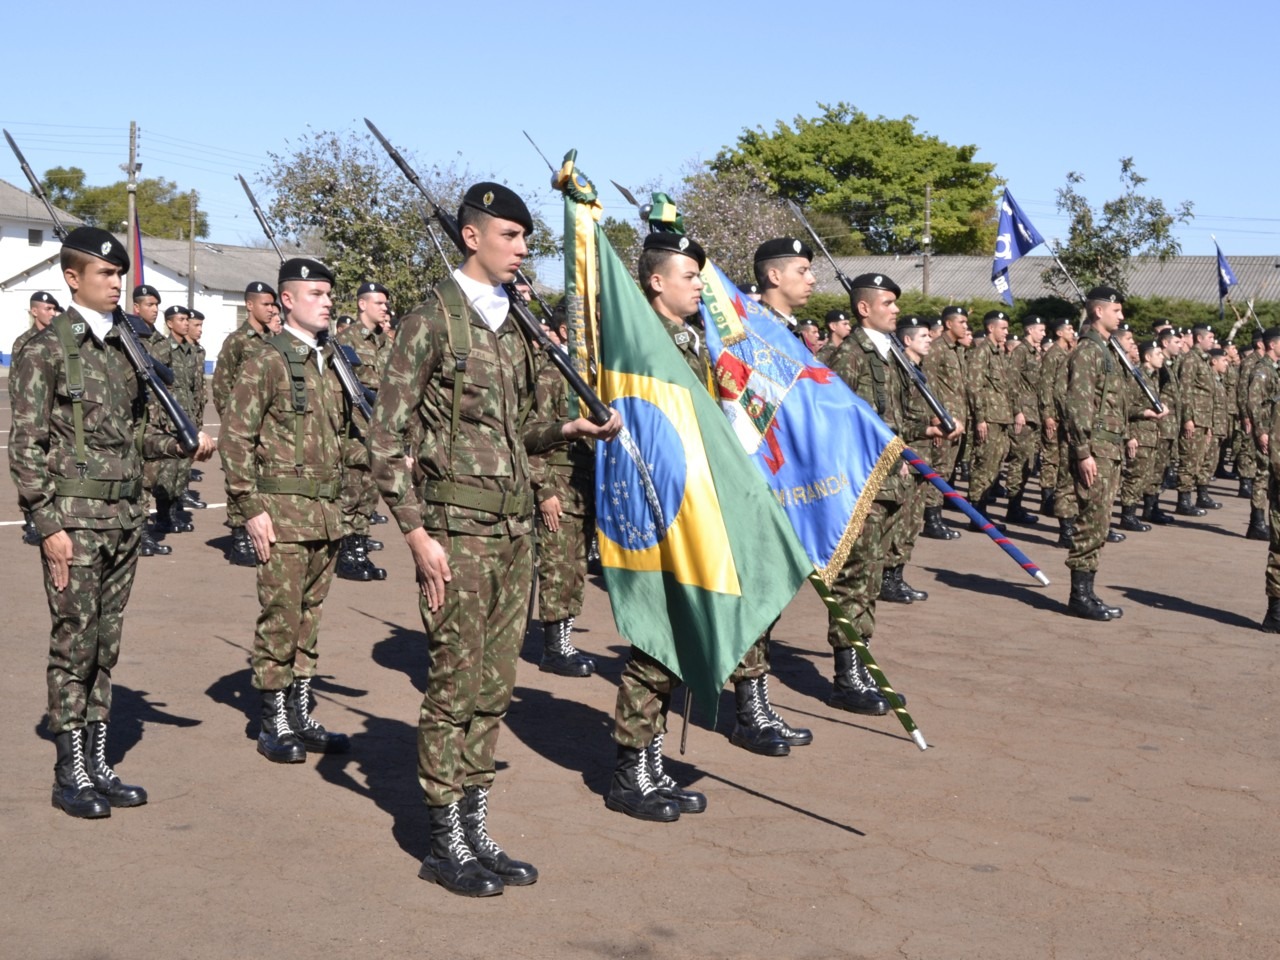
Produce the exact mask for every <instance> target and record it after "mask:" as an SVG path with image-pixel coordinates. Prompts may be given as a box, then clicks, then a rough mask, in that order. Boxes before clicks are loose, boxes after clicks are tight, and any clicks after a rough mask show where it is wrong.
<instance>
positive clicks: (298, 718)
mask: <svg viewBox="0 0 1280 960" xmlns="http://www.w3.org/2000/svg"><path fill="white" fill-rule="evenodd" d="M311 699H312V698H311V678H310V677H294V678H293V683H292V684H291V685H290V687H289V694H288V696H287V697H285V710H286V712H287V714H288V718H289V729H290V730H292V731H293V732H294V734H295V735H296V736H297V738H298V739H299V740H301V741H302V745H303V746H304V747H306V749H307V752H308V753H346V752H347V751H348V750H349V749H351V741H350V740H349V739H348V738H347V735H346V734H345V733H330V732H329V731H328V730H326V729H325V728H324V727H323V726H321V725H320V724H319V723H317V722H316V719H315V717H313V716H311Z"/></svg>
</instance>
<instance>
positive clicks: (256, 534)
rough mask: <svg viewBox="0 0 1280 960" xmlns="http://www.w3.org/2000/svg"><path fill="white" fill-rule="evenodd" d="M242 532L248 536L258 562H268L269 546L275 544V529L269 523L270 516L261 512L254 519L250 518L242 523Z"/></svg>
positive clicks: (273, 525) (269, 557)
mask: <svg viewBox="0 0 1280 960" xmlns="http://www.w3.org/2000/svg"><path fill="white" fill-rule="evenodd" d="M244 531H245V533H247V534H249V540H250V541H251V542H252V543H253V550H254V552H255V553H256V554H257V555H258V560H259V561H260V562H262V563H266V562H267V561H268V560H270V559H271V545H272V544H273V543H275V542H276V528H275V524H273V523H272V522H271V515H270V514H269V513H267V511H265V510H263V511H262V512H261V513H260V514H258V515H257V516H256V517H250V518H249V519H248V520H246V521H245V522H244Z"/></svg>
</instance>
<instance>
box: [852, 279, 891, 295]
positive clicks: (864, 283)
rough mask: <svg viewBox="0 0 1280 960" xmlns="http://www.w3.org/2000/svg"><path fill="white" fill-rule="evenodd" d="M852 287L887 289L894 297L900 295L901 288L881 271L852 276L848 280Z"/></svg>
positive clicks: (856, 288) (857, 288) (858, 288)
mask: <svg viewBox="0 0 1280 960" xmlns="http://www.w3.org/2000/svg"><path fill="white" fill-rule="evenodd" d="M850 282H851V283H852V284H853V289H855V290H861V289H863V288H864V287H867V288H870V289H872V290H888V291H889V292H890V293H892V294H893V295H894V296H895V297H900V296H902V288H901V287H899V286H898V285H897V284H896V283H894V282H893V281H892V280H890V279H889V278H888V277H886V276H885V275H884V274H883V273H862V274H859V275H858V276H856V277H854V278H853V280H851V281H850Z"/></svg>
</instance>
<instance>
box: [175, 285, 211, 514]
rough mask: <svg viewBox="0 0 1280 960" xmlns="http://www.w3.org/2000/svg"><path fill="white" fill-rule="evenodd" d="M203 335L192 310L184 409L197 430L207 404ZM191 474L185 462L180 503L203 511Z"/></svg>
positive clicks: (199, 320)
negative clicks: (188, 401)
mask: <svg viewBox="0 0 1280 960" xmlns="http://www.w3.org/2000/svg"><path fill="white" fill-rule="evenodd" d="M203 334H204V314H203V313H201V312H200V311H199V310H192V311H191V320H190V322H189V323H188V324H187V336H186V342H187V347H188V349H190V351H191V406H190V407H187V408H185V409H186V410H187V413H188V414H189V415H190V417H191V422H192V423H194V424H195V425H196V427H197V428H199V427H203V426H204V407H205V404H206V403H208V402H209V385H208V382H207V381H206V380H205V376H204V364H205V359H206V358H207V356H208V354H207V353H206V351H205V349H204V347H202V346H201V345H200V337H201V336H202V335H203ZM193 472H194V470H193V468H192V466H191V462H190V461H187V462H186V464H185V465H184V468H183V471H182V475H181V477H180V480H181V483H182V498H181V499H182V503H183V504H184V505H185V506H188V507H194V508H195V509H197V510H204V509H206V508H207V507H208V506H209V504H207V503H205V502H204V500H203V499H201V497H200V495H199V494H198V493H196V492H195V491H194V490H192V489H191V481H192V473H193Z"/></svg>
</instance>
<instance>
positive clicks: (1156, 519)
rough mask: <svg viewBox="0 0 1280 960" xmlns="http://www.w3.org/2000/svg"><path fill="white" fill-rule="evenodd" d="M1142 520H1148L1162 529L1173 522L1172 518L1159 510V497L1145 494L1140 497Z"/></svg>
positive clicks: (1154, 494) (1153, 494) (1155, 494)
mask: <svg viewBox="0 0 1280 960" xmlns="http://www.w3.org/2000/svg"><path fill="white" fill-rule="evenodd" d="M1142 519H1143V520H1150V521H1151V522H1152V523H1154V524H1155V525H1156V526H1160V527H1164V526H1168V525H1169V524H1171V523H1173V522H1174V519H1173V517H1171V516H1169V514H1167V513H1165V512H1164V511H1163V510H1161V509H1160V495H1159V494H1158V493H1147V494H1144V495H1143V497H1142Z"/></svg>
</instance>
